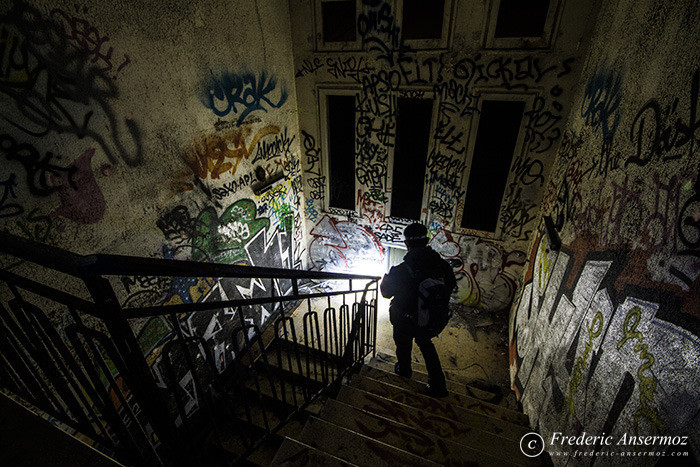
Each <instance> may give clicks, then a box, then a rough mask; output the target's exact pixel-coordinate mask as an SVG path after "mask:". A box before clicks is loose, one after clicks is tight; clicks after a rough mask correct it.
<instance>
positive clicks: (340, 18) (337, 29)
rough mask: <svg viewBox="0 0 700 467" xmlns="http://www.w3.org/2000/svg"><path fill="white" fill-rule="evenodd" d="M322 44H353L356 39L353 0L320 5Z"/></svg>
mask: <svg viewBox="0 0 700 467" xmlns="http://www.w3.org/2000/svg"><path fill="white" fill-rule="evenodd" d="M321 17H322V21H323V42H353V41H355V39H356V36H355V34H356V32H355V31H356V29H357V27H356V24H355V21H356V12H355V0H342V1H333V2H323V3H321Z"/></svg>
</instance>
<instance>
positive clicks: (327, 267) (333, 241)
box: [309, 216, 384, 273]
mask: <svg viewBox="0 0 700 467" xmlns="http://www.w3.org/2000/svg"><path fill="white" fill-rule="evenodd" d="M311 235H312V236H313V240H312V241H311V243H310V245H309V258H310V259H311V263H312V264H313V267H314V268H316V269H318V270H319V271H326V272H355V273H357V272H362V271H364V270H366V269H368V268H370V267H372V266H373V265H377V264H380V263H381V262H382V260H383V259H384V248H382V245H381V243H379V241H378V240H377V238H376V237H375V236H374V235H373V234H372V233H371V232H370V231H369V230H368V229H366V228H365V227H362V226H360V225H358V224H356V223H354V222H349V221H336V220H335V219H333V218H332V217H329V216H323V217H322V218H321V220H320V221H318V223H317V224H316V225H315V226H314V228H313V229H311Z"/></svg>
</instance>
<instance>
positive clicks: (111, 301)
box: [0, 233, 378, 465]
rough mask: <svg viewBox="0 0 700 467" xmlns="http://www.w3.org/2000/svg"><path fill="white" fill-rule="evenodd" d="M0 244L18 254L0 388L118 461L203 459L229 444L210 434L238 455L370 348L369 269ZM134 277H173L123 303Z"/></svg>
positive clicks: (1, 329)
mask: <svg viewBox="0 0 700 467" xmlns="http://www.w3.org/2000/svg"><path fill="white" fill-rule="evenodd" d="M0 252H2V253H5V254H7V255H10V256H12V257H13V258H17V259H21V260H23V262H24V263H23V264H20V265H19V266H16V267H12V268H10V269H9V270H8V269H0V386H2V387H3V388H5V389H6V390H9V391H10V392H12V393H14V394H15V395H17V396H18V397H20V398H22V399H24V400H25V401H27V402H29V403H31V404H33V405H34V406H36V407H37V408H39V409H40V410H42V411H44V412H46V413H47V414H49V415H50V416H52V417H55V418H56V419H58V420H59V421H61V422H62V423H64V424H66V425H68V426H69V427H71V428H73V429H75V430H77V431H79V432H80V433H82V434H83V435H85V436H87V437H89V438H90V439H92V440H93V441H94V443H95V446H96V447H97V448H102V449H103V450H105V451H106V452H112V453H113V454H114V456H115V457H116V458H117V459H118V460H120V461H121V462H124V463H126V464H134V465H136V464H140V465H158V464H163V465H171V464H191V463H192V462H200V463H201V462H202V460H203V457H202V456H207V455H210V453H211V452H215V453H222V452H225V451H224V450H223V449H220V450H217V449H214V450H210V451H207V449H205V446H208V445H210V443H212V442H213V443H218V444H219V446H220V447H223V446H224V445H225V444H230V443H234V444H236V443H238V444H237V446H238V448H237V453H238V455H239V457H238V459H240V458H243V457H246V456H247V455H249V454H250V453H252V452H253V451H254V450H255V449H256V447H257V446H259V445H260V444H261V443H262V442H263V441H264V440H265V439H266V437H268V436H270V435H271V434H273V433H275V432H276V431H278V430H279V429H280V428H281V427H282V426H284V424H285V423H287V422H288V421H289V420H291V419H292V418H294V417H295V416H296V415H297V414H298V413H299V412H301V411H303V410H304V409H305V408H307V407H308V406H309V404H311V403H313V402H314V401H315V400H317V398H318V397H319V396H320V395H322V394H323V393H326V392H328V391H330V390H332V389H333V388H335V387H337V386H338V384H339V383H340V382H341V381H342V380H343V379H344V378H346V377H348V376H349V375H350V374H351V372H352V371H354V370H355V369H356V368H357V367H358V366H359V365H361V364H362V362H363V361H364V358H365V357H366V356H368V355H369V354H372V353H373V352H374V350H375V340H376V323H377V279H378V278H377V277H374V276H364V275H349V274H336V273H324V272H314V271H299V270H285V269H274V268H261V267H250V266H239V265H222V264H213V263H198V262H191V261H174V260H165V259H148V258H136V257H130V256H118V255H89V256H80V255H76V254H73V253H71V252H68V251H66V250H62V249H59V248H54V247H49V246H46V245H42V244H38V243H35V242H32V241H29V240H26V239H23V238H20V237H16V236H13V235H10V234H5V233H0ZM13 263H14V264H17V263H16V261H13ZM139 277H141V278H143V277H156V278H169V279H168V280H169V281H170V282H169V283H170V288H169V289H167V287H166V289H167V290H166V292H165V293H163V291H162V290H161V291H160V296H159V297H158V299H157V300H156V303H139V306H124V305H123V304H124V303H125V302H126V301H127V300H126V299H125V295H126V291H125V290H122V289H123V287H122V288H120V283H129V282H130V281H131V282H133V280H132V279H131V278H139ZM120 278H121V280H122V282H120V281H119V279H120ZM124 278H127V280H125V279H124ZM329 281H330V282H329ZM353 281H354V284H353ZM359 282H362V283H363V285H362V286H361V287H357V285H358V283H359ZM330 284H332V285H333V287H332V288H330ZM353 286H355V287H353ZM188 287H189V289H188ZM193 287H194V288H193ZM183 290H190V292H191V293H190V295H189V298H188V297H185V298H186V299H185V300H183V299H182V297H181V296H180V295H178V294H177V293H176V292H177V291H180V292H182V291H183ZM195 292H196V293H195ZM158 293H159V292H156V293H155V295H158ZM151 295H154V294H151ZM181 295H183V294H182V293H181ZM184 295H187V294H186V293H185V294H184ZM195 296H196V297H195ZM130 303H131V302H130ZM166 303H167V304H166ZM292 315H293V316H292ZM233 420H238V421H237V422H235V423H232V421H233ZM231 433H238V435H236V436H231ZM233 439H237V441H235V442H234V441H232V440H233ZM223 457H224V458H223V459H219V458H217V459H215V460H216V461H223V462H232V461H234V460H236V459H234V458H233V457H226V455H224V456H223ZM234 457H235V456H234ZM210 460H212V459H210Z"/></svg>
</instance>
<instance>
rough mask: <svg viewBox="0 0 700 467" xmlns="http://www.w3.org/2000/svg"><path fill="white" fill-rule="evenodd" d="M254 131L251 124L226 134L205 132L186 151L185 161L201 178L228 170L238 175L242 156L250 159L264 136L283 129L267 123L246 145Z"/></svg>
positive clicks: (214, 177) (219, 174) (192, 171)
mask: <svg viewBox="0 0 700 467" xmlns="http://www.w3.org/2000/svg"><path fill="white" fill-rule="evenodd" d="M252 132H253V130H252V129H251V128H250V127H245V128H237V129H234V130H231V131H229V132H227V133H224V134H222V135H218V134H209V135H203V136H202V137H201V138H200V139H199V141H196V142H195V143H194V144H192V145H191V146H190V147H188V148H187V149H186V150H185V154H184V159H185V163H186V164H187V166H188V167H189V168H190V170H191V173H192V174H194V175H195V176H197V177H198V178H201V179H206V178H209V177H211V178H212V179H215V180H216V179H218V178H219V177H220V176H221V175H223V174H225V173H227V172H231V174H235V173H236V169H237V168H238V164H239V163H240V162H241V159H248V158H249V157H250V155H251V154H252V152H253V150H254V149H255V147H256V146H257V144H258V142H260V140H261V139H262V138H264V137H265V136H269V135H274V134H277V133H279V132H280V129H279V127H278V126H274V125H267V126H266V127H263V128H261V129H260V130H258V131H257V133H255V135H254V136H253V138H252V140H251V142H250V144H248V145H246V139H247V138H248V137H249V136H250V135H251V134H252ZM188 173H189V172H188ZM183 185H188V186H189V188H185V190H183V191H187V190H188V189H190V190H191V189H192V188H193V186H192V184H187V183H184V184H183Z"/></svg>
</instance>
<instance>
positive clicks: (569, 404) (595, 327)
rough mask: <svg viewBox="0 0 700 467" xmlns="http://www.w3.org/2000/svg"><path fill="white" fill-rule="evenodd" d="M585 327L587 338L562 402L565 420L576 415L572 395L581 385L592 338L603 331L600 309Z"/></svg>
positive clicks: (591, 345) (591, 348)
mask: <svg viewBox="0 0 700 467" xmlns="http://www.w3.org/2000/svg"><path fill="white" fill-rule="evenodd" d="M586 329H587V330H588V340H587V341H586V345H585V347H584V349H583V354H581V356H580V357H578V358H577V359H576V364H575V365H574V370H573V373H572V375H571V381H569V393H568V395H567V396H566V400H565V402H564V412H563V413H562V416H563V417H564V421H565V422H566V421H567V420H568V418H569V416H575V415H576V408H575V406H574V396H575V395H576V390H577V389H578V387H579V386H580V385H581V381H582V380H583V370H584V369H585V368H586V365H587V363H588V358H589V357H590V356H591V351H592V350H593V340H594V339H596V338H597V337H598V336H600V333H601V332H603V313H601V312H600V311H599V312H598V313H596V314H595V316H594V317H593V319H592V320H591V322H590V323H586Z"/></svg>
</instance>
